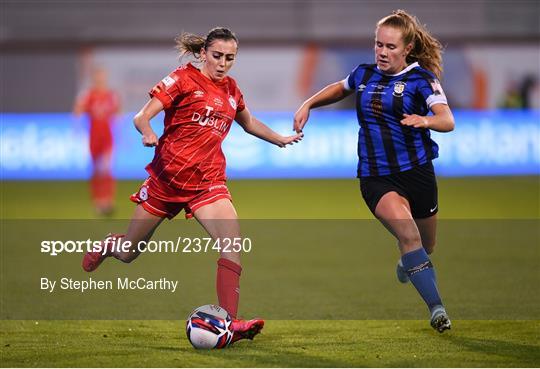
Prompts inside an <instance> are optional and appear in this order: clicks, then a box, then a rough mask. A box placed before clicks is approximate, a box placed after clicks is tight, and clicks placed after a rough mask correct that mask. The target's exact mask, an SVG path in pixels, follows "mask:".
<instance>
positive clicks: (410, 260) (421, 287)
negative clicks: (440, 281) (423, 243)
mask: <svg viewBox="0 0 540 369" xmlns="http://www.w3.org/2000/svg"><path fill="white" fill-rule="evenodd" d="M401 262H402V263H403V268H404V269H405V271H406V272H407V274H408V275H409V278H410V279H411V282H412V284H413V285H414V287H415V288H416V290H417V291H418V293H419V294H420V296H422V298H423V299H424V301H425V302H426V304H427V306H428V308H429V310H430V311H431V310H432V309H433V307H435V306H437V305H442V301H441V297H440V296H439V291H438V290H437V282H436V281H435V271H434V270H433V265H432V264H431V260H429V256H428V254H427V253H426V250H424V248H423V247H421V248H419V249H418V250H414V251H411V252H408V253H406V254H404V255H403V256H402V257H401Z"/></svg>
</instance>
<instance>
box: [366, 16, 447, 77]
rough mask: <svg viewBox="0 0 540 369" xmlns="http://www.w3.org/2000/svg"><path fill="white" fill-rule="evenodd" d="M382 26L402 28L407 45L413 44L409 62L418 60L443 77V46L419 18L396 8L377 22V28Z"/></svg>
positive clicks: (425, 67)
mask: <svg viewBox="0 0 540 369" xmlns="http://www.w3.org/2000/svg"><path fill="white" fill-rule="evenodd" d="M381 26H390V27H394V28H397V29H399V30H401V31H402V33H403V42H404V43H405V45H408V44H409V43H412V44H413V48H412V50H411V52H410V53H409V55H407V64H411V63H414V62H418V64H420V66H421V67H422V68H424V69H427V70H429V71H431V72H433V73H434V74H435V75H436V76H437V78H439V79H440V78H441V75H442V71H443V67H442V52H443V47H442V45H441V43H440V42H439V41H438V40H437V39H436V38H435V37H433V36H432V35H431V34H430V33H429V31H428V30H427V29H426V27H425V26H424V25H422V24H421V23H420V22H419V21H418V18H416V17H415V16H414V15H410V14H409V13H407V12H406V11H405V10H394V11H393V12H392V14H390V15H389V16H387V17H384V18H383V19H381V20H380V21H379V22H377V28H379V27H381Z"/></svg>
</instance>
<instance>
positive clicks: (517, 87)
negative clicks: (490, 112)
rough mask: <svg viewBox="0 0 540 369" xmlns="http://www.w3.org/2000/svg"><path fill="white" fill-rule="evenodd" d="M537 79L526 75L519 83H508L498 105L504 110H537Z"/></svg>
mask: <svg viewBox="0 0 540 369" xmlns="http://www.w3.org/2000/svg"><path fill="white" fill-rule="evenodd" d="M537 100H538V78H537V77H536V76H534V75H532V74H528V75H526V76H525V77H523V79H522V80H521V82H520V83H516V82H515V81H510V82H509V83H508V85H507V87H506V91H505V93H504V96H503V98H502V100H501V102H500V103H499V107H500V108H505V109H538V107H539V105H540V103H539V102H538V101H537Z"/></svg>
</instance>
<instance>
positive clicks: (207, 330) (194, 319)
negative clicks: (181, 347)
mask: <svg viewBox="0 0 540 369" xmlns="http://www.w3.org/2000/svg"><path fill="white" fill-rule="evenodd" d="M231 324H232V320H231V317H230V316H229V313H227V311H226V310H225V309H223V308H222V307H220V306H217V305H204V306H201V307H199V308H197V309H195V310H193V312H192V313H191V314H190V315H189V317H188V319H187V321H186V334H187V337H188V340H189V342H191V344H192V345H193V347H195V348H196V349H213V348H224V347H227V346H228V345H229V344H230V343H231V340H232V336H233V332H232V330H231Z"/></svg>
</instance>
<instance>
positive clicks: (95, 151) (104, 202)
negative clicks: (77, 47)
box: [73, 68, 120, 216]
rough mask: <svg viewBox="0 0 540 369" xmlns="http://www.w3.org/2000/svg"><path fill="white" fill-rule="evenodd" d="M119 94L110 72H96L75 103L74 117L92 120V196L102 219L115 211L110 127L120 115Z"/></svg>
mask: <svg viewBox="0 0 540 369" xmlns="http://www.w3.org/2000/svg"><path fill="white" fill-rule="evenodd" d="M119 110H120V104H119V99H118V96H117V94H116V93H115V92H114V91H112V90H111V89H109V86H108V85H107V71H106V70H105V69H103V68H96V69H94V71H93V72H92V79H91V86H90V88H89V89H88V90H87V91H85V92H84V93H82V94H81V95H80V96H79V97H78V98H77V100H76V102H75V106H74V108H73V114H74V115H75V116H77V117H80V116H81V115H82V114H83V113H87V114H88V117H89V120H90V155H91V157H92V177H91V179H90V194H91V197H92V202H93V204H94V207H95V210H96V212H97V213H98V214H99V215H104V216H108V215H111V214H112V213H113V211H114V195H115V182H114V178H113V176H112V172H111V157H112V149H113V137H112V131H111V123H112V122H113V119H114V117H115V115H116V114H118V113H119Z"/></svg>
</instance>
